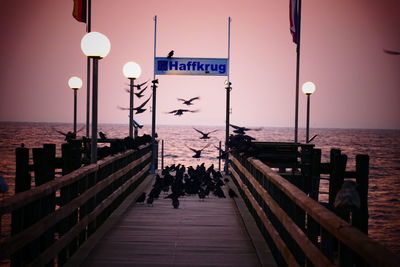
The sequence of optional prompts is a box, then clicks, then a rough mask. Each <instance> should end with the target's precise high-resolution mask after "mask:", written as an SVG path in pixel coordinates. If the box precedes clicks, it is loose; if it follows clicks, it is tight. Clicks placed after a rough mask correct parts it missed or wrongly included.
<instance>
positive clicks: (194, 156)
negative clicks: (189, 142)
mask: <svg viewBox="0 0 400 267" xmlns="http://www.w3.org/2000/svg"><path fill="white" fill-rule="evenodd" d="M209 145H210V144H207V145H206V146H204V147H203V148H202V149H199V150H197V149H194V148H191V147H188V146H186V147H187V148H189V149H190V150H192V151H193V152H194V153H195V154H194V155H193V156H192V158H197V159H198V158H200V157H201V152H202V151H203V150H204V149H205V148H207V147H208V146H209Z"/></svg>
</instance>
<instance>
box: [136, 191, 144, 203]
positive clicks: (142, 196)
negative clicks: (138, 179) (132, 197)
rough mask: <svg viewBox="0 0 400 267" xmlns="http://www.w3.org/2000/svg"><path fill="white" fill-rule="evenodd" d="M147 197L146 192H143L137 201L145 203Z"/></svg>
mask: <svg viewBox="0 0 400 267" xmlns="http://www.w3.org/2000/svg"><path fill="white" fill-rule="evenodd" d="M145 199H146V192H143V193H142V194H141V195H140V196H139V197H138V198H137V199H136V203H144V201H145Z"/></svg>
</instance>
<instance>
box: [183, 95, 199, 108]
mask: <svg viewBox="0 0 400 267" xmlns="http://www.w3.org/2000/svg"><path fill="white" fill-rule="evenodd" d="M198 99H200V97H198V96H196V97H193V98H191V99H189V100H185V99H183V98H178V100H180V101H183V104H185V105H188V106H190V105H193V103H192V102H193V101H194V100H198Z"/></svg>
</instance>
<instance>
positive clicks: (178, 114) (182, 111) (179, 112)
mask: <svg viewBox="0 0 400 267" xmlns="http://www.w3.org/2000/svg"><path fill="white" fill-rule="evenodd" d="M184 112H192V113H194V112H198V110H188V109H176V110H173V111H170V112H167V113H169V114H174V115H175V116H182V115H183V113H184Z"/></svg>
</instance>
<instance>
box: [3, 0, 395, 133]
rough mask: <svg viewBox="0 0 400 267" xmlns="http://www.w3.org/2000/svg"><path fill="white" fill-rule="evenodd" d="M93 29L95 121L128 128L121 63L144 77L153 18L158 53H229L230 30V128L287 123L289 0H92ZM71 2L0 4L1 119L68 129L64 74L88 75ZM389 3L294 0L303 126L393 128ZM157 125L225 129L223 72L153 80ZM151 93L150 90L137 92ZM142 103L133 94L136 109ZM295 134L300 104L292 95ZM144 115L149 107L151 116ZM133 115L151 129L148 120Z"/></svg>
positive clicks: (290, 119) (291, 47) (82, 99)
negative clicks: (131, 64)
mask: <svg viewBox="0 0 400 267" xmlns="http://www.w3.org/2000/svg"><path fill="white" fill-rule="evenodd" d="M92 2H93V3H92V5H93V10H92V30H93V31H98V32H101V33H103V34H105V35H107V36H108V38H109V39H110V41H111V52H110V54H109V55H108V56H107V57H106V58H104V59H103V60H101V61H100V67H99V69H100V74H99V75H100V79H99V122H100V123H128V116H127V114H128V113H127V111H121V110H119V109H117V106H118V105H119V106H124V107H128V106H129V98H128V93H126V92H125V88H126V87H127V86H126V85H125V83H127V82H128V81H127V79H126V78H124V76H123V74H122V66H123V65H124V63H125V62H127V61H135V62H137V63H139V64H140V65H141V67H142V70H143V73H142V77H141V78H139V81H146V80H147V79H150V78H151V77H152V73H153V36H154V31H153V30H154V24H153V17H154V15H157V16H158V22H159V23H158V36H157V38H158V44H157V56H166V55H167V54H168V52H169V51H170V50H172V49H173V50H175V56H176V57H227V20H228V17H229V16H230V17H232V24H231V65H230V67H231V72H230V77H231V81H232V83H233V90H232V93H231V107H232V114H231V122H232V123H234V124H238V125H245V126H265V127H269V126H288V127H293V126H294V102H295V63H296V52H295V50H296V49H295V44H293V42H292V40H291V35H290V33H289V17H288V14H289V10H288V7H289V1H288V0H268V1H266V0H257V1H256V0H248V1H239V0H235V1H232V0H218V1H216V0H203V1H192V0H186V1H185V0H179V1H178V0H175V1H157V0H146V1H144V0H142V1H133V0H116V1H109V0H93V1H92ZM72 3H73V1H72V0H59V1H54V0H36V1H28V0H25V1H23V0H19V1H11V0H0V9H1V11H2V12H1V14H2V15H1V17H0V32H1V34H2V38H1V42H0V58H1V60H2V64H1V72H0V81H1V87H0V88H1V89H0V90H1V91H0V120H1V121H40V122H72V115H73V93H72V90H71V89H69V88H68V85H67V81H68V79H69V77H70V76H74V75H76V76H80V77H81V78H83V80H84V84H85V83H86V82H85V79H86V58H85V57H84V55H83V54H82V52H81V50H80V40H81V38H82V37H83V35H84V34H85V24H83V23H79V22H77V21H76V20H75V19H74V18H73V17H72ZM399 10H400V1H398V0H336V1H320V0H303V20H302V59H301V74H300V82H301V84H302V83H303V82H306V81H309V80H311V81H313V82H314V83H315V84H316V85H317V91H316V93H315V94H314V95H313V96H312V98H311V127H315V128H317V127H332V128H336V127H338V128H396V129H400V105H399V101H400V56H393V55H388V54H385V53H383V48H386V49H390V50H397V51H399V50H400V19H399V16H398V12H399ZM158 78H159V80H160V87H159V89H158V94H157V123H159V124H187V125H221V126H222V125H224V123H225V89H224V84H223V82H224V80H225V77H200V76H158ZM146 93H147V94H146V96H148V95H149V94H150V90H148V91H147V92H146ZM194 96H200V97H201V100H200V101H198V102H197V103H196V106H194V108H196V109H200V110H201V112H199V113H193V114H185V115H184V116H182V117H176V116H173V115H171V114H165V112H168V111H171V110H173V109H177V108H180V107H182V104H181V103H180V102H178V101H177V100H176V98H178V97H179V98H191V97H194ZM142 101H143V100H142V99H140V100H137V99H135V102H136V104H135V106H136V105H137V104H138V103H141V102H142ZM85 104H86V87H85V86H84V87H83V88H82V89H81V90H80V91H79V93H78V121H79V122H85V118H86V115H85V114H86V113H85V112H86V108H85ZM299 105H300V110H299V127H304V126H305V118H306V110H305V107H306V97H305V96H304V95H303V94H302V93H300V99H299ZM149 110H150V108H148V111H149ZM148 111H147V112H145V113H143V114H140V115H138V116H137V118H138V119H139V120H140V121H141V122H143V123H146V124H150V123H151V113H150V112H148Z"/></svg>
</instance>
